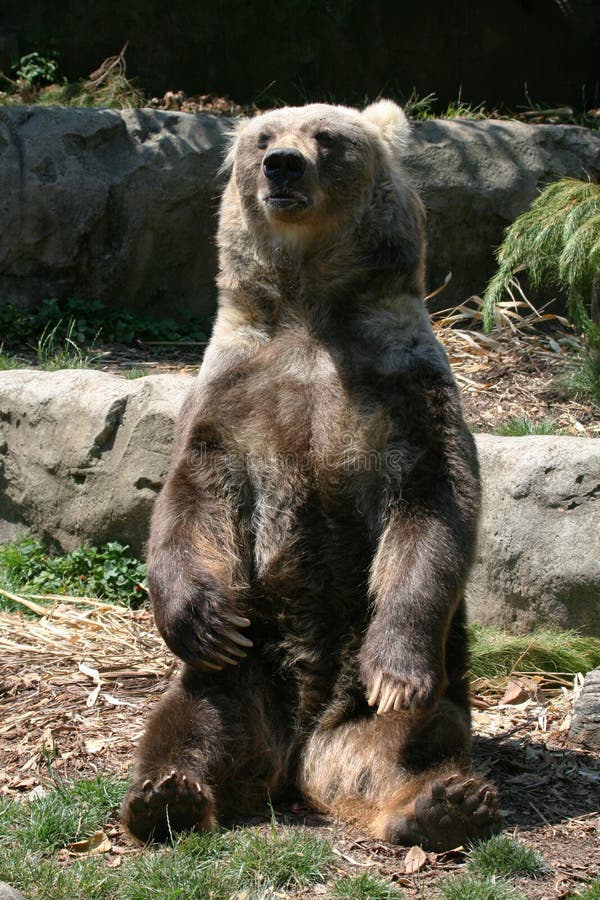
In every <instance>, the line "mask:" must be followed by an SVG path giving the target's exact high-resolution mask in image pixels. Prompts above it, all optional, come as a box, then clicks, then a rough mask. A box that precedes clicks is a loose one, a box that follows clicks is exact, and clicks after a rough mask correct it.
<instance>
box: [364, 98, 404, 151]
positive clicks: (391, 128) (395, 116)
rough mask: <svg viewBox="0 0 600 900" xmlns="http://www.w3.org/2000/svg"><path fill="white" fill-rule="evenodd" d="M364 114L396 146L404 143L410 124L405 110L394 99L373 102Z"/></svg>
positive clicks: (385, 138)
mask: <svg viewBox="0 0 600 900" xmlns="http://www.w3.org/2000/svg"><path fill="white" fill-rule="evenodd" d="M362 115H363V117H364V118H365V119H366V120H367V121H368V122H371V124H373V125H375V126H376V127H377V128H378V129H379V131H380V133H381V136H382V137H383V138H384V140H386V141H388V143H390V144H391V145H392V147H395V148H398V145H399V144H402V143H403V141H404V140H405V139H406V138H407V136H408V133H409V131H410V124H409V121H408V119H407V118H406V116H405V115H404V111H403V110H402V109H401V108H400V107H399V106H398V104H397V103H394V101H393V100H378V101H377V103H371V105H370V106H367V107H366V109H364V110H363V112H362Z"/></svg>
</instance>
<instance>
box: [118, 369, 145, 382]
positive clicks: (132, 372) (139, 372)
mask: <svg viewBox="0 0 600 900" xmlns="http://www.w3.org/2000/svg"><path fill="white" fill-rule="evenodd" d="M123 374H124V376H125V378H128V379H129V380H131V381H133V380H134V379H135V378H145V377H146V375H150V374H151V370H150V369H149V368H147V367H146V366H134V367H133V368H131V369H127V371H126V372H124V373H123Z"/></svg>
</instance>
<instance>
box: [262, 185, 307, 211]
mask: <svg viewBox="0 0 600 900" xmlns="http://www.w3.org/2000/svg"><path fill="white" fill-rule="evenodd" d="M263 203H264V204H265V205H266V206H269V207H271V208H273V209H277V210H285V209H302V208H304V207H306V206H308V205H309V204H308V197H305V196H304V194H299V193H296V192H295V191H286V190H281V189H278V190H274V191H271V192H270V193H269V194H266V195H265V196H264V197H263Z"/></svg>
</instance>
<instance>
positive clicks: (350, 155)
mask: <svg viewBox="0 0 600 900" xmlns="http://www.w3.org/2000/svg"><path fill="white" fill-rule="evenodd" d="M408 129H409V125H408V122H407V120H406V117H405V116H404V113H403V112H402V110H401V109H400V108H399V107H398V106H396V104H395V103H392V102H391V101H388V100H381V101H379V102H378V103H375V104H372V105H371V106H369V107H367V108H366V109H365V110H364V111H363V112H359V111H358V110H355V109H350V108H348V107H343V106H328V105H325V104H311V105H308V106H303V107H287V108H283V109H277V110H273V111H272V112H268V113H264V114H262V115H259V116H256V117H255V118H253V119H249V120H247V121H245V122H244V123H243V124H242V125H241V126H240V127H239V128H238V130H237V132H236V133H235V136H234V139H233V141H232V145H231V148H230V151H229V153H228V156H227V160H226V163H225V168H226V169H230V179H229V184H228V186H227V188H226V191H225V193H224V197H223V202H222V206H221V219H220V230H219V245H220V248H221V253H222V269H223V268H225V270H226V271H231V267H232V265H231V264H232V263H235V261H236V260H237V262H238V263H241V261H242V260H241V258H240V257H241V256H244V255H245V254H244V249H246V250H247V251H248V253H249V255H251V256H253V258H254V259H260V258H263V259H265V260H266V261H267V262H268V264H269V265H273V260H274V259H277V255H278V254H279V256H280V257H281V256H282V255H285V254H284V253H282V252H281V251H286V252H287V253H293V255H294V256H295V257H296V258H297V259H298V258H299V259H309V258H315V257H316V256H318V255H319V253H320V254H321V256H323V254H327V255H328V257H329V258H332V259H333V258H334V257H335V256H336V251H339V253H338V254H337V255H338V256H340V254H341V255H342V256H343V258H344V260H348V259H351V260H352V263H353V265H354V266H355V267H356V268H357V269H362V270H363V271H369V270H370V271H375V270H377V271H382V270H390V269H393V270H395V271H396V272H398V273H403V274H404V275H407V274H408V275H410V274H411V273H414V272H415V271H416V270H417V269H419V270H420V269H422V265H421V264H422V257H423V213H422V207H421V205H420V203H419V201H418V199H417V197H416V195H415V194H414V192H413V190H412V189H411V187H410V185H409V183H408V180H407V177H406V175H405V173H404V171H403V168H402V163H401V155H402V146H403V138H404V137H405V136H406V134H407V133H408ZM274 251H275V253H274ZM223 263H224V266H223Z"/></svg>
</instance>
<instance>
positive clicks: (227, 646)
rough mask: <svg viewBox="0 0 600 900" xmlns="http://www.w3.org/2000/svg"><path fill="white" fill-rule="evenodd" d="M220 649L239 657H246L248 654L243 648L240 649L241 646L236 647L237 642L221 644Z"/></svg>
mask: <svg viewBox="0 0 600 900" xmlns="http://www.w3.org/2000/svg"><path fill="white" fill-rule="evenodd" d="M219 650H220V651H221V652H222V653H228V654H229V655H230V656H237V657H238V659H246V657H247V655H248V654H247V653H244V651H243V650H240V648H239V647H236V646H235V644H225V643H223V644H219Z"/></svg>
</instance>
